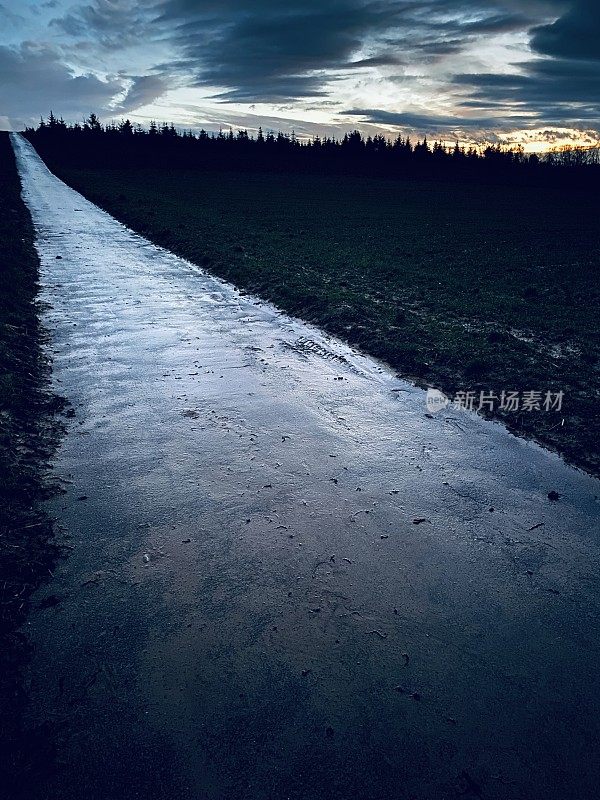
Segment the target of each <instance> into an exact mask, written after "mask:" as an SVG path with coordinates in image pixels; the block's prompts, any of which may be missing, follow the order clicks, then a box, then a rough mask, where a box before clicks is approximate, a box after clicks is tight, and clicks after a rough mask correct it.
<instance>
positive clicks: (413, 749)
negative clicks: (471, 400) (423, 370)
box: [13, 137, 600, 800]
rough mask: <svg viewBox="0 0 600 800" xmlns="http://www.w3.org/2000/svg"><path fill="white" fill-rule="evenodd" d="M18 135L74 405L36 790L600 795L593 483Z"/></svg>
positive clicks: (40, 694)
mask: <svg viewBox="0 0 600 800" xmlns="http://www.w3.org/2000/svg"><path fill="white" fill-rule="evenodd" d="M13 143H14V146H15V149H16V153H17V159H18V166H19V170H20V174H21V177H22V181H23V187H24V199H25V202H26V203H27V205H28V206H29V208H30V210H31V213H32V217H33V221H34V224H35V226H36V231H37V236H38V241H37V247H38V250H39V254H40V258H41V262H42V281H43V291H42V297H43V300H44V301H45V303H47V309H46V311H45V312H44V323H45V325H46V326H47V327H48V329H49V330H50V332H51V335H52V350H53V353H52V355H53V359H54V380H55V382H56V386H57V388H58V389H59V391H60V394H62V395H64V396H66V397H67V398H68V399H69V401H70V402H71V404H72V407H73V409H74V412H75V413H74V417H73V418H72V419H71V420H70V424H69V432H68V434H67V435H66V436H65V438H64V441H63V444H62V447H61V449H60V451H59V453H58V455H57V457H56V461H55V465H54V469H55V472H56V474H57V475H58V476H60V478H61V479H62V481H63V484H64V487H65V489H66V493H65V494H64V495H62V496H61V497H59V498H58V499H57V500H55V501H52V502H51V505H50V510H51V512H52V513H53V514H54V515H55V516H56V518H57V520H58V523H59V525H60V530H61V534H60V537H61V541H62V543H63V545H64V547H65V550H66V551H67V553H68V555H67V556H66V557H65V558H64V559H63V561H62V562H61V565H60V567H59V569H57V571H56V572H55V575H54V579H53V580H52V581H51V582H50V583H49V584H48V586H46V587H45V589H44V591H43V592H41V593H40V594H39V597H38V602H37V610H36V611H35V612H34V613H33V614H32V615H31V617H30V621H29V624H28V626H27V631H28V634H29V636H30V639H31V641H32V643H33V646H34V658H33V661H32V664H31V669H30V673H29V679H28V683H29V690H30V694H31V698H32V699H31V709H30V721H31V723H32V724H36V723H37V724H39V723H42V722H46V723H48V725H49V727H50V730H51V736H52V738H53V740H54V743H55V750H56V758H55V762H56V773H55V776H54V777H53V778H51V779H49V781H48V784H47V785H46V786H44V787H41V793H42V794H43V793H45V794H46V796H49V797H53V798H74V797H81V796H82V795H83V794H85V796H86V797H88V798H124V797H127V798H135V797H144V798H152V799H154V798H178V799H179V798H203V799H204V798H207V799H208V798H210V799H212V798H219V799H220V798H227V800H229V799H230V798H257V800H258V799H260V800H262V798H273V800H279V799H280V798H298V799H300V798H301V799H302V800H313V799H314V800H328V799H329V798H343V799H344V800H345V799H346V798H348V799H349V798H377V799H378V800H379V799H381V800H383V798H404V797H406V798H423V800H425V798H427V800H435V798H454V797H466V798H477V797H481V798H498V800H500V798H502V799H504V800H505V799H506V798H508V797H510V798H541V797H544V798H546V799H548V798H564V797H565V796H568V797H569V798H572V800H575V798H582V799H583V798H589V797H591V796H594V792H595V790H596V786H597V783H598V780H599V778H600V768H599V766H598V761H597V745H598V741H599V736H598V734H599V726H600V722H599V720H600V716H599V711H600V685H599V683H600V681H599V677H598V664H599V663H600V643H599V641H598V637H597V631H598V620H599V607H598V601H599V598H600V593H599V589H600V586H599V584H600V578H599V574H600V573H599V571H598V565H599V559H598V555H599V547H598V544H599V541H598V540H599V529H600V525H599V522H600V505H599V501H598V496H599V495H600V485H599V483H598V482H597V481H595V480H594V479H592V478H591V477H589V476H586V475H584V474H583V473H579V472H577V471H575V470H574V469H572V468H570V467H567V466H565V464H564V463H563V462H561V461H560V460H559V459H558V458H557V457H556V456H554V455H552V454H550V453H547V452H545V451H544V450H542V449H540V448H539V447H537V446H536V445H534V444H531V443H527V442H524V441H522V440H518V439H516V438H514V437H512V436H511V435H510V434H508V433H507V432H506V431H505V430H504V429H503V428H502V427H501V426H499V425H496V424H493V423H489V422H486V421H484V420H481V419H479V418H475V417H472V416H467V415H465V414H461V413H458V412H455V411H452V410H445V411H442V412H440V413H438V414H435V415H433V416H431V415H426V407H425V402H424V393H423V392H422V391H421V390H419V389H416V388H414V387H412V386H411V385H409V384H407V383H404V382H403V381H401V380H399V379H398V378H397V377H396V376H394V375H393V374H392V373H390V372H388V371H387V370H386V369H385V368H384V367H382V366H381V365H379V364H377V363H376V362H374V361H373V360H371V359H368V358H365V357H363V356H361V355H360V354H358V353H356V352H354V351H353V350H351V349H350V348H349V347H347V346H345V345H344V344H342V343H340V342H337V341H335V340H332V339H330V338H328V337H326V336H324V335H322V334H321V333H319V332H318V331H317V330H316V329H314V328H312V327H310V326H308V325H305V324H303V323H301V322H298V321H294V320H291V319H290V318H288V317H286V316H285V315H283V314H280V313H279V312H277V311H276V310H275V309H273V308H272V307H270V306H268V305H266V304H261V303H259V302H257V301H255V300H254V299H252V298H249V297H246V296H243V295H241V294H240V293H238V292H237V291H236V290H235V289H233V288H232V287H231V286H228V285H227V284H224V283H222V282H221V281H219V280H217V279H215V278H213V277H211V276H209V275H207V274H205V273H204V272H202V271H201V270H200V269H198V268H197V267H194V266H193V265H190V264H189V263H187V262H185V261H182V260H181V259H179V258H176V257H175V256H173V255H171V254H170V253H168V252H166V251H164V250H161V249H160V248H157V247H156V246H154V245H152V244H150V243H149V242H147V241H145V240H144V239H143V238H141V237H139V236H137V235H135V234H133V233H132V232H130V231H129V230H127V229H126V228H125V227H123V226H122V225H120V224H119V223H118V222H116V221H115V220H114V219H112V218H111V217H110V216H109V215H107V214H106V213H105V212H103V211H101V210H100V209H98V208H97V207H95V206H94V205H92V204H91V203H89V202H88V201H86V200H85V199H84V198H83V197H81V196H80V195H79V194H77V193H76V192H74V191H73V190H72V189H70V188H68V187H67V186H65V185H64V184H63V183H61V182H60V181H59V180H58V179H57V178H55V177H54V176H53V175H52V174H51V173H50V172H48V170H47V169H46V167H45V166H44V164H43V163H42V162H41V161H40V159H39V158H38V157H37V155H36V154H35V151H33V149H32V148H31V146H30V145H29V144H28V143H27V142H25V140H23V139H22V138H19V137H13ZM549 491H556V492H558V493H559V495H560V497H559V500H558V501H557V502H551V501H550V500H549V499H548V492H549ZM83 789H84V790H85V791H82V790H83Z"/></svg>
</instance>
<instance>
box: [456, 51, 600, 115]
mask: <svg viewBox="0 0 600 800" xmlns="http://www.w3.org/2000/svg"><path fill="white" fill-rule="evenodd" d="M520 66H521V68H522V70H523V71H522V72H520V73H519V74H514V75H499V74H495V73H483V74H470V75H456V76H455V77H454V79H453V80H454V83H455V85H458V86H464V87H467V88H468V97H467V99H466V102H468V103H469V105H470V107H471V108H474V107H480V108H486V107H487V108H489V107H490V105H491V104H494V105H496V106H502V107H504V108H519V107H521V108H523V107H525V108H527V109H528V110H529V111H531V112H532V113H533V114H535V116H536V118H537V119H538V120H539V121H540V123H541V124H547V123H552V124H555V125H559V124H561V125H564V126H567V127H568V126H574V125H577V124H579V123H580V122H581V121H582V120H588V121H589V122H591V123H592V124H593V125H594V126H597V127H598V128H600V71H599V69H598V64H597V63H596V62H593V61H575V60H568V59H538V60H535V61H530V62H526V63H525V64H522V65H520Z"/></svg>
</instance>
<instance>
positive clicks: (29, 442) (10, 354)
mask: <svg viewBox="0 0 600 800" xmlns="http://www.w3.org/2000/svg"><path fill="white" fill-rule="evenodd" d="M33 242H34V232H33V226H32V223H31V218H30V216H29V212H28V211H27V209H26V207H25V205H24V204H23V201H22V200H21V186H20V182H19V178H18V175H17V171H16V166H15V160H14V155H13V150H12V146H11V144H10V140H9V138H8V134H7V133H3V132H0V252H1V253H2V260H1V272H0V476H1V479H0V786H1V787H2V796H3V797H6V798H21V797H22V798H26V797H28V798H29V797H33V787H34V786H35V785H36V784H37V781H38V778H39V777H40V775H41V774H42V773H43V771H45V770H46V769H47V768H48V765H49V764H51V761H52V759H51V753H50V752H49V751H47V750H46V747H47V745H46V744H45V732H44V731H43V730H31V729H29V730H26V729H25V728H24V724H23V712H24V711H25V708H26V704H27V696H26V692H25V690H24V688H23V675H22V671H23V667H24V665H25V664H26V662H27V657H28V645H27V639H26V636H25V634H24V633H23V631H22V629H21V626H22V625H23V622H24V620H25V618H26V616H27V613H28V610H29V606H30V598H31V595H32V593H33V591H34V590H35V589H36V588H37V587H38V586H39V585H40V584H41V583H42V582H43V581H44V580H46V579H47V578H49V577H50V575H51V570H52V567H53V564H54V562H55V560H56V558H57V556H58V547H57V545H56V544H55V542H54V533H53V525H52V520H51V519H50V518H49V517H48V515H47V514H46V513H45V512H44V511H43V508H42V501H43V500H44V499H45V498H47V497H48V496H49V495H51V494H52V493H54V492H56V491H57V487H56V485H55V483H54V481H52V479H51V467H50V458H51V455H52V453H53V451H54V449H55V447H56V445H57V442H58V438H59V435H60V431H61V425H60V422H59V420H58V417H57V416H56V415H57V413H58V412H59V411H60V410H61V409H62V407H63V402H62V401H61V399H60V398H58V397H57V396H56V395H54V394H53V393H52V392H51V391H50V389H49V369H50V365H49V363H48V360H47V356H46V355H44V353H43V352H42V345H43V338H44V333H43V330H42V329H41V327H40V323H39V319H38V307H37V305H36V296H37V292H38V268H39V263H38V258H37V254H36V251H35V249H34V244H33Z"/></svg>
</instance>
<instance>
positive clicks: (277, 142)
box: [25, 113, 600, 183]
mask: <svg viewBox="0 0 600 800" xmlns="http://www.w3.org/2000/svg"><path fill="white" fill-rule="evenodd" d="M25 136H26V137H27V138H28V139H29V140H30V141H31V142H32V143H33V144H34V145H35V147H36V148H37V149H38V151H39V152H40V153H41V155H42V156H43V157H44V158H46V160H50V161H52V160H56V161H58V162H60V163H61V164H65V165H70V166H74V167H85V166H112V167H122V166H126V167H167V168H175V167H188V168H189V167H199V168H200V167H201V168H205V169H235V170H240V169H242V170H257V169H258V170H270V171H283V172H288V171H290V172H296V171H300V172H302V171H308V172H311V171H316V172H325V173H327V172H329V173H334V174H335V173H342V174H359V175H362V174H371V175H379V176H386V177H434V178H439V177H441V178H443V177H453V178H456V177H465V178H469V179H470V178H474V179H486V178H492V179H502V180H516V181H518V182H519V181H523V182H530V181H532V180H537V181H539V180H544V179H551V180H557V179H560V178H565V177H568V178H569V179H570V180H572V179H575V180H580V181H581V182H582V183H590V179H592V180H595V179H596V178H597V175H598V171H597V167H598V166H599V164H600V147H588V148H586V147H562V148H558V149H554V150H551V151H550V152H548V153H545V154H542V155H538V154H536V153H525V152H524V150H523V148H522V147H503V146H501V145H499V144H495V145H493V144H488V145H486V146H485V147H480V148H476V147H474V146H469V147H464V146H461V145H460V144H459V143H458V142H456V143H455V144H454V145H453V146H450V147H448V146H447V145H446V144H444V143H443V142H441V141H434V142H433V143H430V142H429V141H428V140H427V138H424V139H422V140H417V141H415V142H414V143H413V142H412V141H411V139H410V137H408V136H406V137H404V136H402V135H400V134H399V135H398V136H397V137H396V138H395V139H393V140H392V139H388V138H386V137H385V136H382V135H375V136H366V137H365V136H363V135H362V134H361V133H360V132H359V131H357V130H354V131H352V132H349V133H346V134H344V136H343V137H342V138H339V139H336V138H332V137H323V138H321V137H319V136H315V137H313V138H311V139H299V138H298V137H296V136H295V134H294V133H291V134H284V133H281V132H279V133H273V132H272V131H269V132H267V133H266V134H264V133H263V131H262V129H260V128H259V130H258V133H257V135H256V136H252V135H249V134H248V131H247V130H238V131H237V132H236V133H234V132H233V130H231V129H230V130H228V131H226V132H225V131H223V130H220V131H219V132H218V133H208V132H207V131H205V130H201V131H200V132H199V133H194V132H192V131H190V130H183V131H180V130H178V129H177V128H175V126H174V125H173V124H172V123H171V124H167V123H164V124H161V125H157V123H156V122H151V123H150V125H149V127H148V129H147V130H146V129H145V128H143V127H142V126H141V125H139V124H138V125H134V124H132V123H131V122H130V120H128V119H125V120H122V121H121V122H119V123H114V122H111V123H108V124H106V125H103V124H101V122H100V120H99V119H98V117H97V115H96V114H90V116H89V117H88V118H87V119H86V120H85V121H83V122H82V123H77V122H76V123H74V124H71V125H68V124H67V123H66V122H65V121H64V120H63V119H62V118H60V119H59V118H57V117H55V115H54V114H53V113H51V114H50V116H49V117H48V119H46V120H45V119H43V118H42V119H40V123H39V125H38V126H37V127H36V128H27V129H26V130H25Z"/></svg>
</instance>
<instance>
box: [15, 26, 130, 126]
mask: <svg viewBox="0 0 600 800" xmlns="http://www.w3.org/2000/svg"><path fill="white" fill-rule="evenodd" d="M124 88H125V87H124V84H123V82H122V81H121V80H119V79H117V78H114V79H109V80H100V79H99V78H97V77H96V76H95V75H89V74H88V75H74V74H73V72H72V71H71V70H70V69H69V68H68V67H67V66H66V65H65V64H64V63H63V61H62V55H61V53H60V52H59V51H57V50H55V49H54V48H51V47H48V46H42V45H37V44H34V43H32V42H24V43H23V44H22V45H21V46H20V47H5V46H0V108H2V109H6V110H7V111H9V113H10V114H11V116H14V117H18V118H20V119H24V120H31V119H32V118H34V119H35V118H36V117H39V115H40V113H47V112H48V111H49V110H50V109H54V110H55V111H57V112H58V113H61V114H63V115H65V116H69V117H74V118H80V117H81V116H82V115H87V114H89V112H90V111H92V110H101V109H105V108H107V106H108V105H109V103H110V101H111V100H112V98H113V97H114V96H115V95H117V94H119V93H120V92H122V91H123V90H124Z"/></svg>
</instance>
